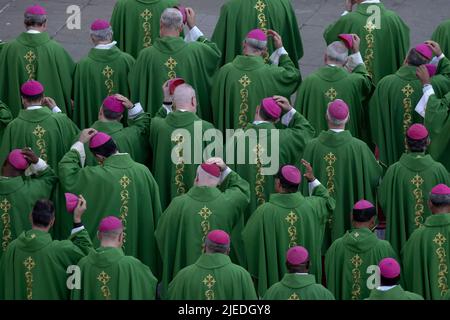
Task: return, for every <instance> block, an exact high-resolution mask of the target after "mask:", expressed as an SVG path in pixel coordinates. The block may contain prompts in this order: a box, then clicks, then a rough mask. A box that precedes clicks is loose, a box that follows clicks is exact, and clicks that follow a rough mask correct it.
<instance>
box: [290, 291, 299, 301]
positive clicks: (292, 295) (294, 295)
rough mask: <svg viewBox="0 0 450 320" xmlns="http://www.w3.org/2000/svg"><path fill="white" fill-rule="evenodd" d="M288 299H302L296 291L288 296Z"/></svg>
mask: <svg viewBox="0 0 450 320" xmlns="http://www.w3.org/2000/svg"><path fill="white" fill-rule="evenodd" d="M288 300H300V297H299V296H298V294H296V293H295V292H294V293H293V294H291V295H290V296H289V298H288Z"/></svg>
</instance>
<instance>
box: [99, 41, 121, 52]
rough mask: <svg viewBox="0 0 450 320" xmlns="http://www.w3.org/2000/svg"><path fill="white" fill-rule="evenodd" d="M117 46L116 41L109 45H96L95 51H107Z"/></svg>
mask: <svg viewBox="0 0 450 320" xmlns="http://www.w3.org/2000/svg"><path fill="white" fill-rule="evenodd" d="M116 44H117V41H113V42H111V43H108V44H98V45H96V46H95V49H100V50H109V49H111V48H112V47H114V46H115V45H116Z"/></svg>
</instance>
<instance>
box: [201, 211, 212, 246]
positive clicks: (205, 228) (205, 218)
mask: <svg viewBox="0 0 450 320" xmlns="http://www.w3.org/2000/svg"><path fill="white" fill-rule="evenodd" d="M198 214H199V215H200V217H201V218H202V221H201V222H200V227H201V228H202V234H203V236H202V250H203V248H204V243H205V238H206V235H207V234H208V233H209V231H210V230H211V226H210V224H209V217H210V216H211V215H212V211H211V210H210V209H209V208H207V207H206V206H204V207H203V208H202V209H201V210H200V211H199V212H198Z"/></svg>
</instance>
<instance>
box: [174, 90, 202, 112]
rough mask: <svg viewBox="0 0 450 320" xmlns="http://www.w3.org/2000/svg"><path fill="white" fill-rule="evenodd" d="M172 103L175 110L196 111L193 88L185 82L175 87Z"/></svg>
mask: <svg viewBox="0 0 450 320" xmlns="http://www.w3.org/2000/svg"><path fill="white" fill-rule="evenodd" d="M173 105H174V106H175V109H176V110H185V111H190V112H196V110H197V99H196V97H195V90H194V88H192V86H190V85H188V84H186V83H184V84H181V85H179V86H178V87H176V88H175V91H174V93H173Z"/></svg>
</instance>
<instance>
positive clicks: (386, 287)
mask: <svg viewBox="0 0 450 320" xmlns="http://www.w3.org/2000/svg"><path fill="white" fill-rule="evenodd" d="M396 286H397V285H394V286H379V287H378V288H377V290H380V291H388V290H391V289H392V288H394V287H396Z"/></svg>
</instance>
